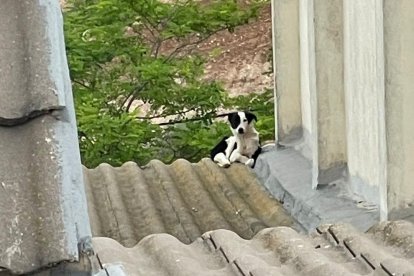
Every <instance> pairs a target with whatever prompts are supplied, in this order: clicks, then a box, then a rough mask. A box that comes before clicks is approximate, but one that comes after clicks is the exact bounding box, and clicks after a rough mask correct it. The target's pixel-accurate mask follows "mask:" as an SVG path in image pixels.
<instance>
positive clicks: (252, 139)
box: [211, 112, 262, 168]
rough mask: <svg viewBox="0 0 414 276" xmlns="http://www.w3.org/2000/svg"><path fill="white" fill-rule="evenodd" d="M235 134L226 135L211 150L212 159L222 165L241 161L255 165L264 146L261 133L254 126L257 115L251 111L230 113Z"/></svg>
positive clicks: (226, 165)
mask: <svg viewBox="0 0 414 276" xmlns="http://www.w3.org/2000/svg"><path fill="white" fill-rule="evenodd" d="M228 120H229V122H230V128H231V131H232V132H233V136H231V137H224V138H223V139H222V140H221V141H220V143H218V144H217V145H216V146H215V147H214V148H213V150H212V151H211V159H212V160H213V161H214V162H216V163H217V164H218V165H219V166H220V167H225V168H227V167H229V166H230V164H231V163H234V162H240V163H243V164H246V165H247V166H249V167H252V168H253V167H254V165H255V163H256V159H257V157H258V156H259V154H260V152H261V151H262V148H261V147H260V142H259V133H258V132H257V131H256V129H255V128H254V122H253V121H257V117H256V115H254V114H253V113H250V112H234V113H230V114H229V115H228Z"/></svg>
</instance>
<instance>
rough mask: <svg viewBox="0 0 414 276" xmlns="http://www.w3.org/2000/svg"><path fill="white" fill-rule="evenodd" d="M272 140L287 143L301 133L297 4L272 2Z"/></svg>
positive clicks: (287, 0) (281, 1) (295, 2)
mask: <svg viewBox="0 0 414 276" xmlns="http://www.w3.org/2000/svg"><path fill="white" fill-rule="evenodd" d="M272 20H273V44H274V45H273V64H274V76H275V80H276V78H277V81H275V116H276V122H277V126H276V129H277V133H276V139H277V140H278V141H279V142H287V141H290V140H295V139H297V138H299V137H300V136H301V134H302V132H301V125H302V115H301V101H300V82H299V79H300V63H299V59H300V56H299V4H298V1H297V0H294V1H293V0H272Z"/></svg>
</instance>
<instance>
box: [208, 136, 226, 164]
mask: <svg viewBox="0 0 414 276" xmlns="http://www.w3.org/2000/svg"><path fill="white" fill-rule="evenodd" d="M228 138H229V137H224V138H223V139H221V141H220V142H219V143H218V144H217V145H216V146H215V147H214V148H213V149H212V150H211V152H210V157H211V160H214V156H216V155H217V154H219V153H220V152H222V153H225V152H226V149H227V142H226V139H228Z"/></svg>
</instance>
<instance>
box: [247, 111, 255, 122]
mask: <svg viewBox="0 0 414 276" xmlns="http://www.w3.org/2000/svg"><path fill="white" fill-rule="evenodd" d="M244 114H246V118H247V121H248V122H249V124H250V123H251V121H253V120H255V121H256V122H257V117H256V115H254V114H253V113H250V112H248V111H246V112H244Z"/></svg>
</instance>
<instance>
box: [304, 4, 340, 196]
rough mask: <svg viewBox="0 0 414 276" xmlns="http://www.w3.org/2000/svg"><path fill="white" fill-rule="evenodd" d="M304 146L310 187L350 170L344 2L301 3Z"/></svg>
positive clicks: (336, 177) (327, 181)
mask: <svg viewBox="0 0 414 276" xmlns="http://www.w3.org/2000/svg"><path fill="white" fill-rule="evenodd" d="M299 11H300V49H301V52H300V54H301V55H300V58H301V59H300V61H301V79H300V80H301V108H302V128H303V143H302V144H301V145H300V146H297V148H298V149H299V150H300V151H301V152H302V154H303V155H304V156H305V157H306V158H307V159H309V160H311V163H312V171H313V173H312V175H313V178H312V187H313V188H316V187H317V185H318V184H327V183H330V182H332V181H334V180H337V179H339V178H341V177H343V175H344V171H345V166H346V134H345V106H344V89H343V47H342V45H343V40H342V0H335V1H331V0H314V1H313V0H312V1H308V0H301V1H300V9H299Z"/></svg>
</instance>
